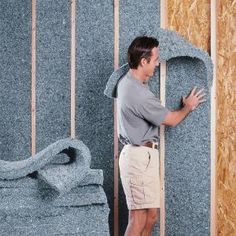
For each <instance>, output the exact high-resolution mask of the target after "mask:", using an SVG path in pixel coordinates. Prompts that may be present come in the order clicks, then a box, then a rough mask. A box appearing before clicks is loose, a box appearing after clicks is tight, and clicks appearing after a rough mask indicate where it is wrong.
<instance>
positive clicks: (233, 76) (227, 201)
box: [216, 0, 236, 236]
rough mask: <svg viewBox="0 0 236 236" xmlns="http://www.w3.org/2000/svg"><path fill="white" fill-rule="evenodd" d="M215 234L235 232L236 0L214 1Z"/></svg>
mask: <svg viewBox="0 0 236 236" xmlns="http://www.w3.org/2000/svg"><path fill="white" fill-rule="evenodd" d="M217 31H218V33H217V61H218V62H217V91H216V95H217V126H216V130H217V137H216V140H217V152H218V155H217V198H216V199H217V228H218V233H217V235H220V236H221V235H222V236H224V235H227V236H230V235H232V236H233V235H236V125H235V123H236V1H235V0H234V1H233V0H230V1H223V0H221V1H219V2H218V19H217Z"/></svg>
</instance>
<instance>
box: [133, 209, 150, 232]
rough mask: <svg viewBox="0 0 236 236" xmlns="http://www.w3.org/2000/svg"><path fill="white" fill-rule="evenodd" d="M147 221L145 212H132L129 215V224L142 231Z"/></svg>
mask: <svg viewBox="0 0 236 236" xmlns="http://www.w3.org/2000/svg"><path fill="white" fill-rule="evenodd" d="M146 219H147V210H132V211H130V213H129V224H131V225H133V226H134V227H135V228H136V229H139V230H140V231H142V229H143V228H144V226H145V223H146Z"/></svg>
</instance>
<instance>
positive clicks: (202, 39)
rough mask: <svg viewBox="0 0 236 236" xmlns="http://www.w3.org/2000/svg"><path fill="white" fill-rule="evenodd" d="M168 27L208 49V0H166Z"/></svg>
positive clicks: (198, 45)
mask: <svg viewBox="0 0 236 236" xmlns="http://www.w3.org/2000/svg"><path fill="white" fill-rule="evenodd" d="M167 11H168V15H167V21H168V23H167V25H168V29H171V30H175V31H177V32H178V33H179V34H180V35H182V36H183V37H184V38H185V39H187V40H189V41H190V42H191V43H193V44H194V45H196V46H197V47H199V48H201V49H203V50H205V51H208V52H209V51H210V0H191V1H189V0H168V1H167Z"/></svg>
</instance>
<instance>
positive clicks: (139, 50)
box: [128, 36, 159, 77]
mask: <svg viewBox="0 0 236 236" xmlns="http://www.w3.org/2000/svg"><path fill="white" fill-rule="evenodd" d="M158 46H159V42H158V41H157V39H156V38H153V37H147V36H140V37H137V38H135V39H134V40H133V42H132V43H131V44H130V46H129V49H128V63H129V66H130V68H131V69H138V68H140V69H141V70H143V72H144V73H145V74H146V76H147V77H150V76H152V75H153V74H154V72H155V68H156V67H157V66H158V65H159V47H158Z"/></svg>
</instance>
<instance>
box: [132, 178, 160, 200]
mask: <svg viewBox="0 0 236 236" xmlns="http://www.w3.org/2000/svg"><path fill="white" fill-rule="evenodd" d="M154 182H155V181H154V180H153V178H152V177H149V176H134V177H131V178H130V190H131V195H132V199H133V201H134V203H136V204H150V203H153V202H154V201H155V197H156V194H155V189H156V188H155V186H154Z"/></svg>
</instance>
